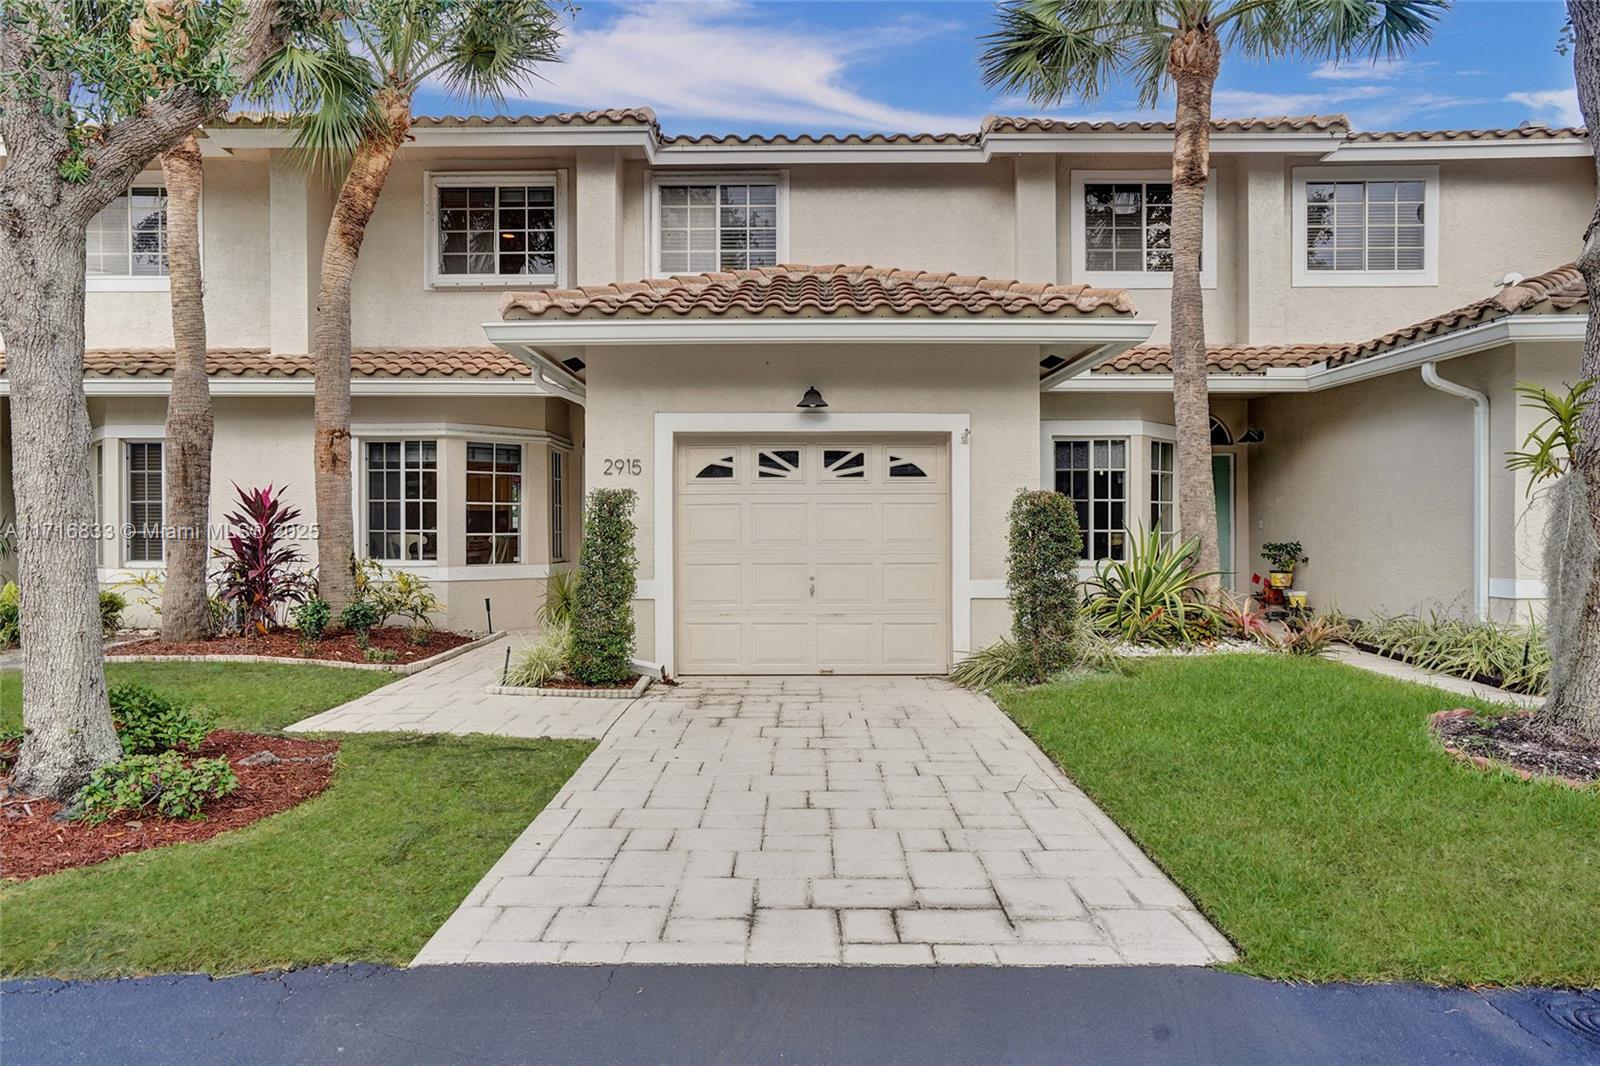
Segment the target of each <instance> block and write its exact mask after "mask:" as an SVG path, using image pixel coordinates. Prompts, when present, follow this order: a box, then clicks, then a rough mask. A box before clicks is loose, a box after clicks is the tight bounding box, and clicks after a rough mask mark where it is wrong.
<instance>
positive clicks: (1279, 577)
mask: <svg viewBox="0 0 1600 1066" xmlns="http://www.w3.org/2000/svg"><path fill="white" fill-rule="evenodd" d="M1267 581H1268V583H1270V584H1271V585H1272V587H1273V588H1275V589H1286V588H1288V587H1289V586H1291V585H1293V584H1294V571H1293V570H1274V571H1272V572H1271V573H1270V574H1268V575H1267Z"/></svg>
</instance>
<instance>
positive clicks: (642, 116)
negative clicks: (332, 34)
mask: <svg viewBox="0 0 1600 1066" xmlns="http://www.w3.org/2000/svg"><path fill="white" fill-rule="evenodd" d="M289 122H290V117H289V116H286V115H284V114H281V113H278V112H273V111H230V112H228V113H227V114H225V115H222V116H220V117H219V118H217V119H215V120H213V122H212V123H211V124H213V125H220V126H232V127H235V128H246V129H249V128H272V127H277V126H286V125H288V124H289ZM411 125H412V127H413V128H415V129H432V128H460V127H469V128H478V127H521V128H530V127H542V126H647V127H649V128H650V129H653V130H655V131H656V133H657V134H658V135H659V133H660V127H659V125H658V124H657V122H656V113H655V112H654V111H652V110H650V108H648V107H612V108H606V109H604V110H598V111H563V112H560V113H559V114H553V115H417V116H415V117H413V118H412V120H411Z"/></svg>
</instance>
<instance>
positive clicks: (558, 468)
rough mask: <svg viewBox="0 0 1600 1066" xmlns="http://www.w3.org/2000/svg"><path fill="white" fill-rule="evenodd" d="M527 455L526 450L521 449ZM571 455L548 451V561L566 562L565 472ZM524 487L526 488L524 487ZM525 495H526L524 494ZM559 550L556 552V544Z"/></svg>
mask: <svg viewBox="0 0 1600 1066" xmlns="http://www.w3.org/2000/svg"><path fill="white" fill-rule="evenodd" d="M523 455H524V456H526V455H527V449H526V448H524V449H523ZM570 460H571V455H570V454H569V453H568V452H567V450H566V449H564V448H555V447H552V448H551V449H550V484H549V489H550V561H551V562H552V563H564V562H567V477H568V474H567V470H568V466H569V462H570ZM524 487H526V486H524ZM524 495H526V494H524ZM558 542H559V543H560V547H561V550H560V551H557V550H556V545H557V543H558Z"/></svg>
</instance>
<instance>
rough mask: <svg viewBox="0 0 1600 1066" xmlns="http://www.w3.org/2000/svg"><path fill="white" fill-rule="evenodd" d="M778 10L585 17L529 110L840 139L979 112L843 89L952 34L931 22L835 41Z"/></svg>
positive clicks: (644, 8)
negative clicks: (649, 111)
mask: <svg viewBox="0 0 1600 1066" xmlns="http://www.w3.org/2000/svg"><path fill="white" fill-rule="evenodd" d="M778 10H781V9H780V8H775V7H763V8H761V9H759V10H757V9H755V8H752V7H749V6H747V5H745V4H743V3H737V2H734V3H716V4H667V3H652V4H644V5H640V6H639V7H636V8H632V9H629V10H627V11H625V12H624V13H623V14H621V15H618V16H617V17H615V18H613V19H611V20H609V21H607V22H604V23H600V24H598V25H596V26H594V27H593V28H590V27H588V26H586V25H585V24H584V21H583V17H582V16H581V15H580V16H579V17H578V18H577V20H576V22H575V24H574V25H573V26H572V27H571V28H570V30H569V32H568V34H567V36H566V39H565V41H564V43H563V46H562V62H561V63H559V64H555V65H552V66H550V67H547V68H545V69H544V70H543V71H542V73H543V74H544V77H545V79H546V80H545V81H544V82H541V83H538V84H536V85H534V86H531V87H530V88H529V90H528V92H527V93H526V94H525V99H526V100H528V101H537V102H540V103H548V104H555V105H559V106H564V107H577V108H598V107H629V106H639V105H647V106H649V107H652V108H654V109H655V110H656V112H657V114H659V115H661V116H662V117H663V118H666V117H673V118H679V119H697V120H701V121H706V120H711V121H721V122H729V123H755V124H761V125H773V126H788V127H825V128H829V129H844V130H877V131H906V132H920V131H928V132H941V133H942V132H951V131H957V132H959V131H966V130H973V129H976V128H977V125H978V122H979V116H977V115H955V114H951V115H946V114H938V113H934V112H927V111H920V110H916V109H911V108H904V107H896V106H894V105H892V104H889V103H885V102H884V101H881V100H876V99H873V98H871V97H870V96H866V95H863V94H862V93H859V92H857V91H855V90H853V89H851V88H850V87H849V84H848V80H847V77H846V75H847V73H848V71H849V68H850V66H851V65H852V64H853V63H856V62H858V61H865V60H869V59H870V58H871V57H872V55H873V53H874V52H875V51H879V50H881V49H883V48H887V47H891V46H896V45H899V46H903V45H904V44H905V43H906V42H907V41H908V40H912V39H915V38H917V37H921V36H927V35H929V34H931V33H936V32H941V31H947V30H948V28H949V27H948V26H947V25H945V24H943V23H938V22H934V21H932V20H929V19H914V18H902V19H895V20H890V21H887V22H885V23H884V24H882V25H881V26H879V27H877V28H876V29H874V30H871V31H868V32H865V33H860V32H857V33H853V34H850V35H842V34H836V33H824V32H819V31H814V30H808V29H806V28H804V27H802V26H798V25H794V24H788V25H786V24H784V23H782V22H781V21H780V20H779V19H777V18H776V17H775V13H776V12H777V11H778Z"/></svg>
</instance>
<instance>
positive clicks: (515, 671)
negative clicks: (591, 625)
mask: <svg viewBox="0 0 1600 1066" xmlns="http://www.w3.org/2000/svg"><path fill="white" fill-rule="evenodd" d="M571 659H572V630H571V629H569V628H567V627H566V626H553V627H551V628H549V629H546V630H545V631H544V633H543V634H541V635H540V637H539V639H538V640H536V641H534V642H533V643H532V644H530V645H528V646H527V647H526V648H523V649H522V651H521V652H519V653H518V654H517V656H516V657H515V658H514V659H513V660H512V661H511V666H510V668H509V669H508V670H507V671H506V676H505V682H504V683H505V684H507V685H522V686H526V687H528V688H538V687H539V686H540V685H543V684H545V683H546V682H548V681H549V680H550V679H551V678H554V677H556V676H557V675H558V674H561V673H562V672H563V671H565V670H567V669H568V664H569V663H570V661H571Z"/></svg>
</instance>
